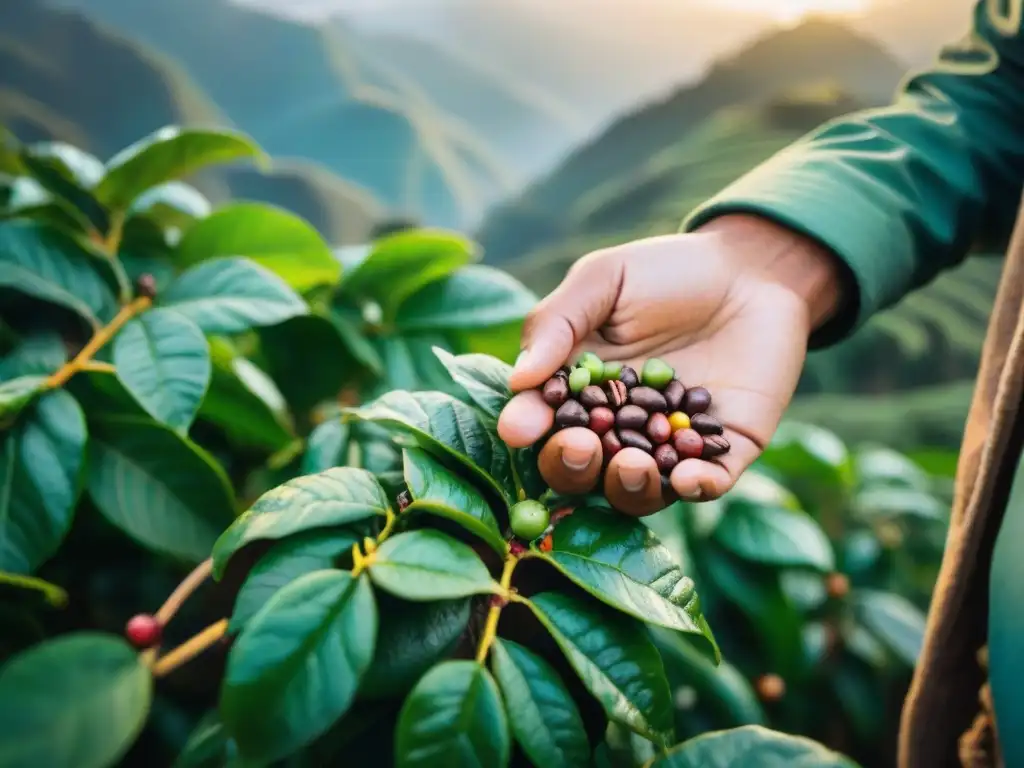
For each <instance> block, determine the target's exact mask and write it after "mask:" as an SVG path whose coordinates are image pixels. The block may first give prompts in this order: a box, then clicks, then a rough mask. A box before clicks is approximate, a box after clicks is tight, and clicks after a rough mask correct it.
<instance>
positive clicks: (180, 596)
mask: <svg viewBox="0 0 1024 768" xmlns="http://www.w3.org/2000/svg"><path fill="white" fill-rule="evenodd" d="M212 571H213V560H212V559H210V558H207V559H206V560H204V561H203V562H201V563H200V564H199V565H197V566H196V567H195V568H194V569H193V570H192V572H191V573H190V574H189V575H188V576H186V577H185V578H184V579H182V581H181V583H180V584H179V585H178V586H177V587H175V588H174V591H173V592H172V593H171V596H170V597H168V598H167V599H166V600H165V601H164V604H163V605H161V606H160V610H158V611H157V612H156V613H155V614H154V616H155V618H156V620H157V621H159V622H160V626H162V627H165V626H167V622H169V621H170V620H171V619H173V618H174V614H176V613H177V612H178V609H179V608H181V606H182V605H183V604H184V603H185V601H186V600H188V598H189V596H190V595H191V594H192V593H193V592H195V591H196V589H198V588H199V586H200V585H201V584H202V583H203V582H204V581H206V580H207V579H208V578H210V573H212Z"/></svg>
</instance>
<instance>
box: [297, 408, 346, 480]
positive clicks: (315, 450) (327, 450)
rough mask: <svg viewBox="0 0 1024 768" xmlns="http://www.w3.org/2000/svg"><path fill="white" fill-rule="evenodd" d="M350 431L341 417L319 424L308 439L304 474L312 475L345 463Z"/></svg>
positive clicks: (303, 461)
mask: <svg viewBox="0 0 1024 768" xmlns="http://www.w3.org/2000/svg"><path fill="white" fill-rule="evenodd" d="M349 431H350V430H349V426H348V424H343V423H342V421H341V419H340V418H339V417H334V418H330V419H328V420H327V421H325V422H323V423H322V424H318V425H317V426H316V429H314V430H313V431H312V432H310V433H309V437H308V438H307V439H306V453H305V454H304V455H303V456H302V470H301V471H302V474H304V475H311V474H313V473H315V472H323V471H324V470H327V469H330V468H331V467H336V466H338V465H339V464H344V463H345V453H346V449H347V448H348V441H349Z"/></svg>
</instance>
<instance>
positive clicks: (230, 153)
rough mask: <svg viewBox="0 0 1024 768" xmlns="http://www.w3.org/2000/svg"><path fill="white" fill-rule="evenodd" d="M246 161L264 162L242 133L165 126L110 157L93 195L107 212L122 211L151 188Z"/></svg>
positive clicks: (261, 153)
mask: <svg viewBox="0 0 1024 768" xmlns="http://www.w3.org/2000/svg"><path fill="white" fill-rule="evenodd" d="M245 157H249V158H256V159H257V160H260V161H262V160H264V159H265V156H264V155H263V152H262V150H260V148H259V147H257V146H256V145H255V144H254V143H253V142H252V140H251V139H250V138H249V137H248V136H245V135H243V134H241V133H236V132H234V131H226V130H217V131H210V130H202V129H196V128H178V127H176V126H168V127H166V128H161V129H160V130H158V131H155V132H154V133H152V134H150V135H149V136H147V137H145V138H144V139H142V140H140V141H138V142H136V143H135V144H132V145H131V146H130V147H127V148H126V149H123V150H122V151H121V152H119V153H118V154H116V155H115V156H114V157H112V158H111V159H110V161H109V162H108V163H107V169H106V174H105V175H104V176H103V178H102V179H100V182H99V184H97V185H96V188H95V190H94V193H95V195H96V197H97V199H98V200H99V201H100V202H102V203H103V204H104V205H106V206H108V207H109V208H112V209H114V210H125V209H127V208H128V206H130V205H131V203H132V202H133V201H134V200H135V199H136V198H137V197H138V196H139V195H141V194H142V193H143V192H145V191H146V190H148V189H150V188H151V187H155V186H157V185H158V184H163V183H164V182H167V181H172V180H174V179H180V178H183V177H185V176H189V175H191V174H193V173H195V172H196V171H198V170H200V169H202V168H204V167H206V166H209V165H214V164H216V163H226V162H229V161H231V160H238V159H240V158H245Z"/></svg>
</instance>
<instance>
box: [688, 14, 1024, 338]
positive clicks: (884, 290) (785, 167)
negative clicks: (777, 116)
mask: <svg viewBox="0 0 1024 768" xmlns="http://www.w3.org/2000/svg"><path fill="white" fill-rule="evenodd" d="M1022 9H1024V0H981V2H979V3H978V4H977V6H976V7H975V11H974V26H973V29H972V30H971V32H970V33H969V34H968V36H967V37H965V38H964V39H963V40H962V41H961V42H960V43H958V44H957V45H954V46H950V47H948V48H946V49H945V50H944V51H943V52H942V53H941V55H940V56H939V58H938V60H937V61H936V62H935V64H934V65H933V66H932V67H931V68H929V69H928V70H926V71H924V72H922V73H920V74H917V75H915V76H913V77H911V78H909V79H907V80H906V81H905V82H904V84H903V85H902V86H901V87H900V90H899V92H898V94H897V96H896V99H895V101H894V102H893V104H892V105H890V106H888V107H884V108H881V109H873V110H866V111H863V112H858V113H854V114H851V115H849V116H846V117H844V118H841V119H838V120H834V121H831V122H828V123H826V124H825V125H823V126H821V127H820V128H818V129H817V130H816V131H814V132H812V133H811V134H809V135H808V136H806V137H804V138H803V139H801V140H800V141H798V142H797V143H795V144H793V145H791V146H790V147H788V148H787V149H785V150H783V151H782V152H780V153H778V154H777V155H776V156H774V157H773V158H771V159H770V160H768V161H767V162H765V163H764V164H763V165H761V166H759V167H757V168H756V169H754V170H753V171H751V172H750V173H749V174H747V175H746V176H744V177H742V178H740V179H739V180H738V181H736V182H735V183H733V184H732V185H730V186H729V187H727V188H726V189H725V190H724V191H722V192H721V193H720V194H718V195H716V196H715V197H714V198H712V199H711V200H709V201H708V202H706V203H705V204H704V205H702V206H700V207H698V208H697V210H695V211H694V212H693V213H691V214H690V216H689V217H688V218H687V219H686V221H685V222H684V223H683V229H684V230H685V231H692V230H693V229H696V228H697V227H699V226H700V225H702V224H704V223H705V222H707V221H709V220H710V219H712V218H715V217H717V216H721V215H723V214H727V213H755V214H759V215H762V216H766V217H769V218H771V219H773V220H775V221H778V222H780V223H782V224H785V225H787V226H789V227H791V228H794V229H796V230H798V231H801V232H803V233H804V234H806V235H808V236H810V237H813V238H814V239H816V240H817V241H819V242H820V243H822V244H823V245H825V246H827V247H828V248H829V249H831V250H832V251H833V252H834V253H835V254H836V255H837V256H838V257H839V258H840V259H841V261H842V262H844V263H845V264H846V266H847V267H848V268H849V270H848V272H849V277H850V278H851V280H850V285H848V288H849V289H851V290H849V291H848V293H847V295H848V298H849V301H847V302H846V305H845V307H844V310H843V311H842V313H841V316H840V317H838V318H836V320H835V321H834V322H832V323H830V324H829V325H828V327H827V328H826V329H823V332H822V333H821V334H816V337H815V339H814V340H812V344H813V345H814V346H823V345H826V344H829V343H832V342H834V341H836V340H838V339H839V338H842V337H843V336H845V335H846V334H847V333H849V332H850V331H851V330H853V329H854V328H855V327H857V326H858V325H859V324H860V323H862V322H863V321H864V320H866V319H867V318H868V317H870V316H871V315H872V314H873V313H874V312H876V311H878V310H880V309H883V308H885V307H887V306H890V305H891V304H893V303H895V302H896V301H898V300H899V299H900V298H901V297H902V296H903V295H905V294H906V293H907V292H908V291H910V290H911V289H913V288H915V287H917V286H920V285H922V284H924V283H926V282H927V281H929V280H930V279H932V278H933V277H935V276H936V275H937V274H938V273H939V272H940V271H941V270H943V269H945V268H948V267H950V266H953V265H955V264H956V263H958V262H959V261H961V260H962V259H963V258H964V257H965V255H966V254H967V252H968V251H969V250H970V248H971V246H972V245H973V244H974V243H975V242H976V241H977V240H978V239H980V238H987V239H990V240H995V239H996V237H1000V236H1003V235H1005V234H1006V233H1007V232H1008V230H1009V229H1010V227H1011V226H1012V221H1013V218H1014V212H1015V211H1016V209H1017V206H1018V204H1019V203H1020V199H1021V189H1022V183H1024V31H1022V29H1021V26H1022Z"/></svg>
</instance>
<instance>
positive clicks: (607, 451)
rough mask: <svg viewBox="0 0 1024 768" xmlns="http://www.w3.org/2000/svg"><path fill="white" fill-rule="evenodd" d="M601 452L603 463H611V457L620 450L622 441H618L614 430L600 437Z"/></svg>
mask: <svg viewBox="0 0 1024 768" xmlns="http://www.w3.org/2000/svg"><path fill="white" fill-rule="evenodd" d="M601 450H602V452H603V453H604V460H605V462H608V461H611V458H612V456H614V455H615V454H616V453H618V452H619V451H621V450H622V441H621V440H619V436H618V435H617V434H616V433H615V430H614V429H610V430H608V431H607V432H605V433H604V434H603V435H602V436H601Z"/></svg>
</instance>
